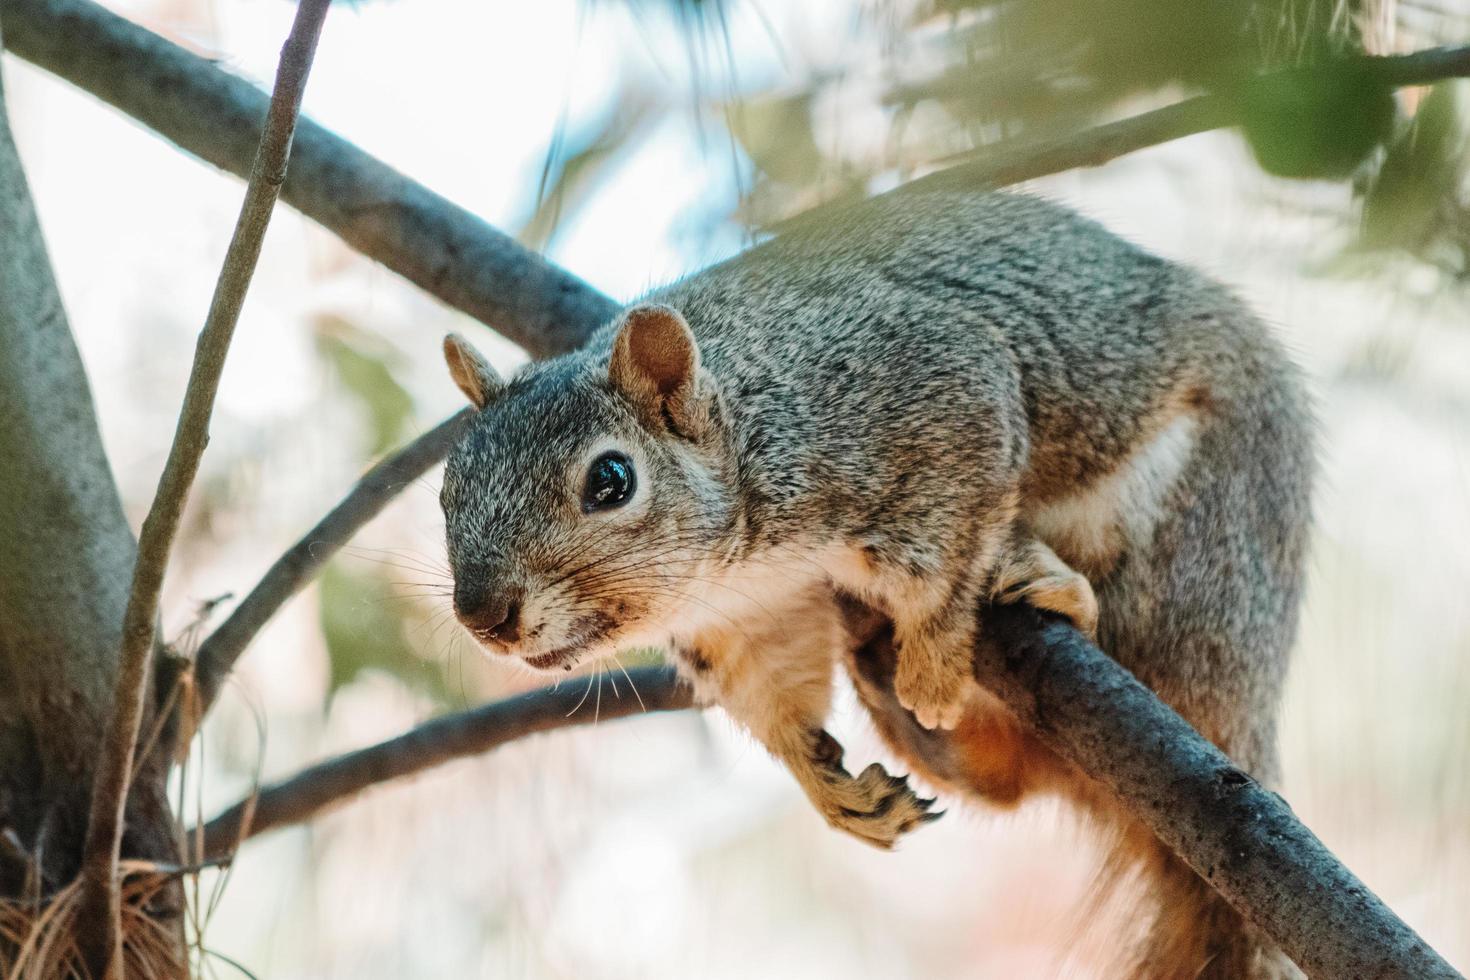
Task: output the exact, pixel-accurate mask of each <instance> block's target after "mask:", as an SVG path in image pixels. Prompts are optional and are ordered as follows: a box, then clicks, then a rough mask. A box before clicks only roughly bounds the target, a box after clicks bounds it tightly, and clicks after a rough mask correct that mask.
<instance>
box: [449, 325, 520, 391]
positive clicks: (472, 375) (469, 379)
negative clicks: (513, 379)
mask: <svg viewBox="0 0 1470 980" xmlns="http://www.w3.org/2000/svg"><path fill="white" fill-rule="evenodd" d="M444 362H445V363H446V364H448V365H449V376H450V377H451V378H453V379H454V383H455V384H456V385H458V386H459V390H460V391H462V392H464V394H465V397H466V398H468V399H469V400H470V404H472V405H474V406H475V407H476V408H484V407H485V406H486V405H488V404H490V403H491V402H492V401H494V400H495V397H496V396H497V395H499V394H500V392H501V391H502V390H504V388H505V382H504V381H501V380H500V375H498V374H496V373H495V369H494V368H493V367H491V366H490V362H489V361H487V360H485V355H484V354H481V353H480V352H479V351H477V350H475V348H474V347H473V346H471V344H470V342H469V341H468V340H465V339H464V338H463V337H461V336H460V335H459V334H457V333H452V334H450V335H449V336H447V337H445V338H444Z"/></svg>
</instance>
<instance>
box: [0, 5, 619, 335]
mask: <svg viewBox="0 0 1470 980" xmlns="http://www.w3.org/2000/svg"><path fill="white" fill-rule="evenodd" d="M0 11H3V14H4V17H5V24H6V38H5V41H6V44H7V45H8V47H9V49H10V50H11V51H13V52H15V53H16V54H18V55H20V56H21V57H22V58H25V59H26V60H28V61H32V62H35V63H36V64H37V65H39V66H40V67H42V68H44V69H46V70H47V71H50V72H52V73H54V74H56V75H59V76H61V77H62V78H65V79H66V80H67V81H69V82H71V83H72V84H74V85H76V86H78V87H80V88H82V89H83V90H85V91H87V92H90V93H92V94H93V95H95V96H97V97H98V98H99V99H102V100H103V101H104V102H108V103H110V104H111V105H113V106H115V107H117V108H118V109H120V110H121V111H123V112H124V113H126V114H128V115H130V116H132V117H133V118H135V119H137V120H138V121H140V122H142V123H143V124H144V125H145V126H148V127H149V128H150V129H153V130H154V131H155V132H157V133H159V134H160V135H162V136H164V137H165V138H167V139H169V140H171V141H172V142H174V143H176V144H177V145H178V146H180V147H182V148H183V149H185V150H187V151H188V152H190V153H192V154H194V155H195V156H197V157H200V158H201V159H203V160H205V161H207V162H209V163H211V164H213V165H215V166H216V167H219V168H221V169H223V170H227V171H229V172H230V173H233V174H235V175H236V176H242V177H243V176H244V175H245V174H246V173H248V172H249V169H250V165H251V159H252V157H253V156H254V153H255V143H256V137H257V136H258V134H259V133H260V120H261V119H262V118H263V117H264V115H265V106H266V97H265V95H264V94H263V93H262V92H261V91H260V90H259V89H257V88H256V87H255V86H254V85H252V84H250V83H249V82H247V81H246V80H245V79H243V78H240V77H238V76H236V75H232V74H230V73H229V72H227V71H224V70H223V69H221V68H220V67H219V66H217V65H216V64H214V63H213V62H211V61H209V60H207V59H205V58H201V57H199V56H198V55H195V54H192V53H190V52H188V51H185V50H184V49H183V48H180V47H179V46H177V45H175V44H171V43H170V42H168V41H166V40H164V39H163V38H161V37H159V36H158V35H157V34H154V33H152V32H151V31H148V30H146V29H144V28H142V27H140V26H138V25H137V24H134V23H132V22H131V21H128V20H125V19H124V18H122V17H119V16H118V15H116V14H114V13H111V12H110V11H107V10H104V9H103V8H102V7H99V6H97V5H96V4H94V3H90V2H88V0H0ZM281 199H282V200H284V201H285V202H286V203H287V204H289V205H291V206H292V207H294V208H296V209H297V210H298V211H300V212H301V213H302V214H304V215H306V216H307V217H309V218H311V219H312V220H314V221H317V222H319V223H320V224H321V225H322V226H323V227H325V228H327V229H329V230H330V231H332V232H334V233H335V234H337V235H338V236H340V237H341V238H342V240H343V241H345V242H346V243H347V244H348V245H350V246H352V247H353V248H355V249H357V250H358V251H359V252H361V253H363V254H364V255H366V256H368V257H369V258H372V259H375V260H376V261H378V262H381V263H383V265H385V266H387V267H388V268H389V269H392V270H393V271H394V272H396V273H398V274H399V275H401V276H403V277H404V278H406V279H408V280H409V281H410V282H412V283H414V284H415V285H417V286H418V287H419V288H421V289H423V290H424V291H425V292H427V293H429V294H430V295H433V296H436V297H438V298H439V299H441V300H443V301H444V302H445V303H447V304H449V305H450V306H452V307H454V308H456V309H459V310H463V311H464V312H465V313H468V314H469V315H470V316H473V317H475V318H477V319H479V320H480V321H481V322H483V323H486V324H488V325H489V326H490V327H492V328H493V329H495V330H498V331H499V332H500V333H502V334H504V335H505V336H506V337H509V338H510V339H511V340H513V341H515V342H516V343H518V344H520V345H521V346H522V347H524V348H525V349H526V350H527V351H529V352H530V353H531V354H532V355H533V356H537V357H547V356H550V355H552V354H557V353H561V352H563V351H567V350H571V349H572V348H574V347H578V346H580V345H581V343H582V342H583V341H584V340H586V339H587V337H588V336H589V335H590V334H591V333H592V331H593V330H595V329H597V328H598V327H599V326H601V325H602V324H604V323H606V322H607V321H608V320H610V319H612V317H613V316H615V315H616V314H617V311H618V308H619V304H618V303H617V302H615V301H614V300H612V299H610V298H609V297H607V296H605V295H603V294H602V293H600V292H598V291H597V290H595V289H593V288H592V287H591V286H589V285H587V283H585V282H583V281H582V280H581V279H579V278H577V277H576V276H574V275H572V274H571V273H569V272H566V271H565V270H563V269H561V268H558V267H557V266H555V265H552V264H551V263H549V262H547V261H546V260H545V259H543V258H542V257H541V256H539V255H537V254H535V253H534V252H531V251H529V250H527V249H525V248H523V247H522V246H520V245H519V244H517V243H516V241H515V239H513V238H511V237H509V236H507V235H505V234H502V233H501V232H499V231H496V230H495V229H494V228H492V227H491V226H490V225H489V224H487V223H486V222H485V221H484V220H483V219H481V218H479V217H477V216H476V215H474V214H471V213H470V212H468V211H466V210H465V209H463V208H461V207H458V206H457V205H455V204H452V203H451V202H449V201H447V200H445V199H444V198H443V197H440V196H439V195H437V194H435V193H434V192H432V191H430V190H428V189H427V188H425V187H424V186H423V185H422V184H418V183H416V182H414V181H413V180H410V179H409V178H407V177H405V176H404V175H403V174H400V173H399V172H398V171H396V170H394V169H393V168H392V167H389V166H388V165H387V164H385V163H383V162H382V161H380V160H377V159H375V158H374V157H372V156H370V155H368V154H367V153H364V152H363V151H362V150H360V149H358V148H357V147H356V146H354V145H353V144H351V143H349V142H348V141H347V140H344V139H342V138H341V137H340V136H337V135H336V134H334V133H332V132H329V131H328V130H326V129H324V128H323V127H322V126H319V125H317V124H316V123H314V122H312V121H311V120H310V119H303V120H302V121H301V124H300V126H299V128H298V132H297V134H296V145H295V148H294V150H293V151H292V156H291V169H290V172H289V174H288V175H287V178H286V184H285V187H283V188H282V189H281Z"/></svg>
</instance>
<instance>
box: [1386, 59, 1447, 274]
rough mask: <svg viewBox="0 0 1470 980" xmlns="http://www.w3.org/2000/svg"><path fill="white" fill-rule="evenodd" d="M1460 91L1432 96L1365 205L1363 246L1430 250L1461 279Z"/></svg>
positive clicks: (1443, 87) (1442, 90) (1438, 90)
mask: <svg viewBox="0 0 1470 980" xmlns="http://www.w3.org/2000/svg"><path fill="white" fill-rule="evenodd" d="M1464 91H1465V83H1463V82H1445V83H1442V84H1440V85H1436V86H1435V87H1434V88H1433V89H1432V90H1430V92H1429V95H1428V96H1427V97H1426V98H1425V99H1424V101H1423V102H1422V103H1421V104H1420V106H1419V111H1418V112H1416V113H1415V114H1414V118H1413V121H1412V122H1411V123H1410V124H1409V125H1408V126H1407V127H1405V129H1404V131H1403V133H1402V134H1401V135H1400V136H1399V138H1398V139H1397V140H1395V141H1394V143H1393V145H1392V146H1390V147H1389V150H1388V155H1387V157H1386V158H1385V159H1384V161H1383V165H1382V166H1381V167H1380V168H1379V169H1378V173H1377V176H1376V178H1375V179H1374V181H1373V183H1372V186H1371V187H1370V188H1369V190H1368V193H1367V194H1366V196H1365V197H1364V199H1363V241H1364V243H1365V244H1367V245H1369V246H1372V247H1395V248H1405V249H1411V250H1414V251H1418V252H1428V253H1430V255H1431V257H1435V258H1438V259H1439V260H1440V261H1441V264H1448V265H1449V266H1450V267H1451V270H1452V271H1454V272H1455V273H1457V274H1459V275H1464V274H1465V273H1466V272H1470V263H1467V261H1466V252H1467V248H1470V227H1467V225H1470V221H1467V214H1466V211H1467V206H1470V201H1467V199H1466V198H1467V196H1470V195H1467V193H1466V191H1467V188H1466V186H1465V177H1464V165H1465V160H1466V157H1467V154H1470V126H1467V122H1466V117H1465V110H1464V106H1463V93H1464ZM1447 211H1448V213H1447Z"/></svg>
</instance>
